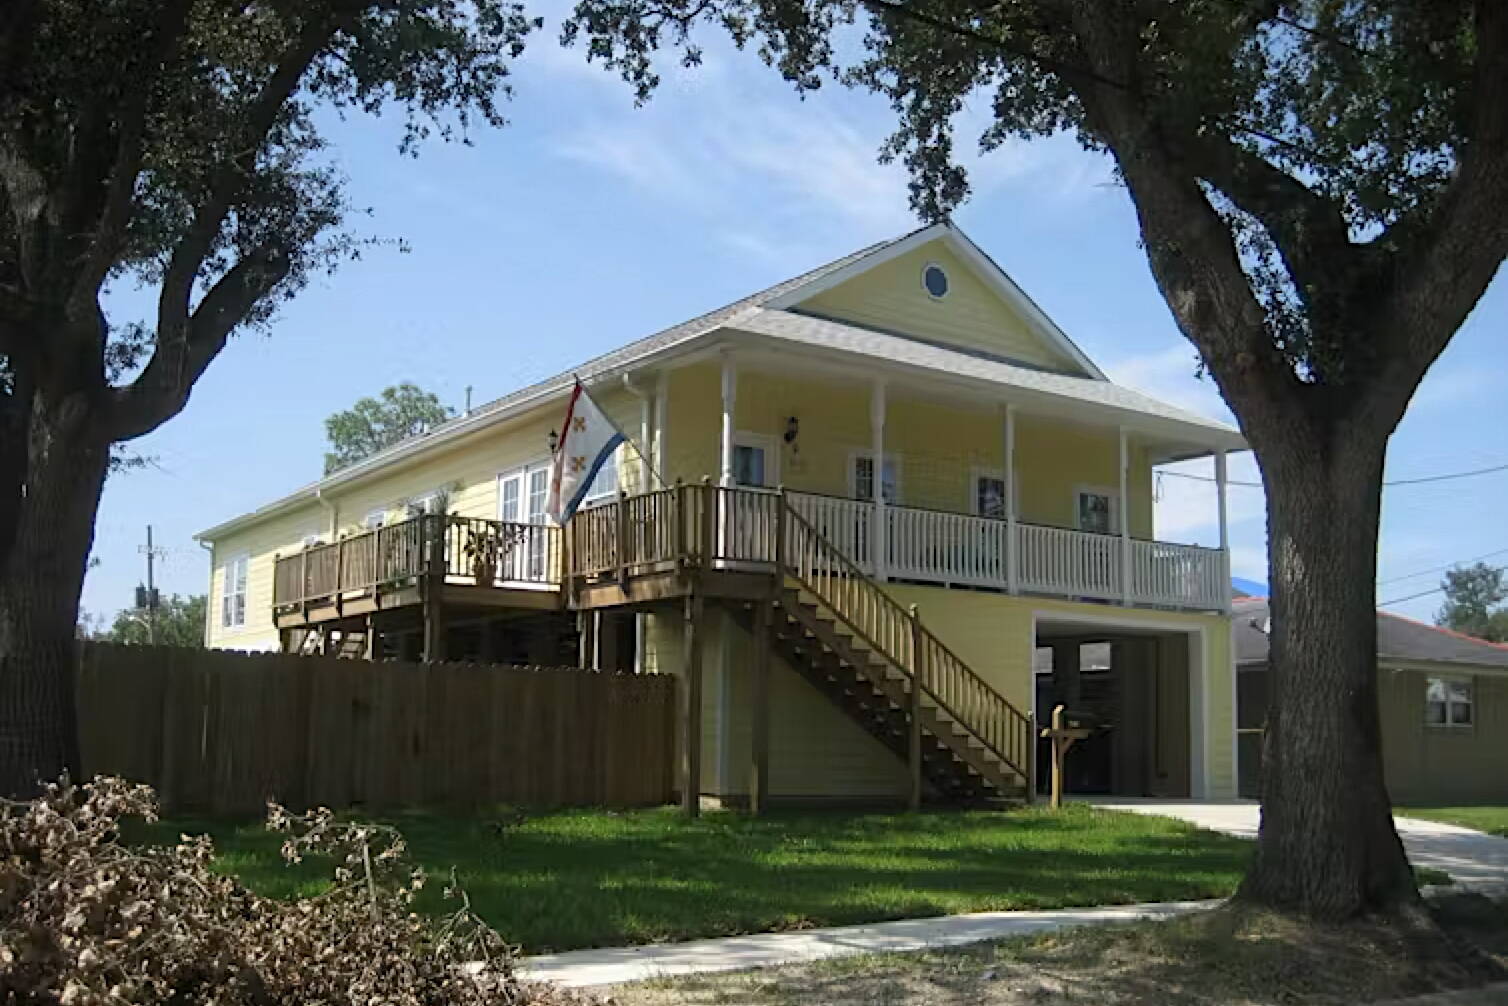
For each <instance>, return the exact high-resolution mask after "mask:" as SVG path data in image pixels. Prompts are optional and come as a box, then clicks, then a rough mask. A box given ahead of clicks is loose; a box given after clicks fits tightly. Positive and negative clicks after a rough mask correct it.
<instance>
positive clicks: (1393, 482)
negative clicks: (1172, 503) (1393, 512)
mask: <svg viewBox="0 0 1508 1006" xmlns="http://www.w3.org/2000/svg"><path fill="white" fill-rule="evenodd" d="M1503 471H1508V464H1501V465H1491V466H1489V467H1487V468H1473V469H1472V470H1470V471H1465V472H1446V473H1444V474H1442V475H1422V476H1420V477H1418V478H1412V479H1384V480H1383V483H1382V484H1383V486H1384V487H1388V486H1417V485H1422V484H1424V483H1426V482H1446V481H1449V480H1451V479H1468V478H1471V477H1473V476H1475V475H1491V474H1493V473H1494V472H1503ZM1157 474H1158V477H1161V476H1164V475H1170V476H1172V477H1173V478H1175V479H1189V480H1191V481H1194V482H1214V481H1215V478H1214V477H1213V476H1211V475H1196V474H1194V473H1193V472H1169V471H1161V472H1158V473H1157ZM1226 485H1232V486H1243V487H1245V488H1248V489H1261V488H1262V483H1260V482H1250V481H1245V480H1242V479H1227V480H1226ZM1505 551H1508V549H1505Z"/></svg>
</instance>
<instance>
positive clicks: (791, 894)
mask: <svg viewBox="0 0 1508 1006" xmlns="http://www.w3.org/2000/svg"><path fill="white" fill-rule="evenodd" d="M388 820H390V821H392V823H394V824H396V825H398V827H399V828H400V829H401V830H402V831H403V833H404V835H405V836H406V838H407V839H408V841H409V845H410V847H411V849H412V851H413V854H414V856H415V857H416V859H417V860H418V861H419V862H420V863H422V864H423V865H424V866H425V867H426V869H428V870H429V871H430V873H431V874H432V875H433V876H434V877H435V882H434V883H432V884H431V885H430V886H429V887H428V888H426V890H425V891H424V894H423V899H424V900H423V901H421V906H420V907H423V908H432V909H433V908H439V907H440V906H441V899H440V888H441V887H442V886H443V882H442V881H443V878H444V877H445V876H446V875H448V873H449V870H450V867H451V866H452V865H454V866H455V867H456V869H457V871H458V873H459V876H460V879H461V882H462V884H463V885H464V886H465V887H466V889H467V891H468V893H469V894H470V896H471V901H472V905H473V907H474V908H476V909H477V911H478V912H479V914H481V915H482V917H483V918H485V919H486V920H487V921H488V922H490V923H491V924H492V925H493V926H494V927H495V928H497V930H498V931H499V932H501V933H502V934H503V935H504V936H505V937H507V938H508V939H509V940H512V941H513V942H515V943H519V944H522V946H523V947H524V949H525V951H526V952H530V953H539V952H544V951H549V950H565V949H572V948H577V947H591V946H613V945H619V944H626V943H651V942H658V941H664V940H677V939H688V938H693V937H698V936H720V935H729V934H736V933H748V932H762V931H768V930H779V929H793V928H808V927H813V926H827V925H843V924H851V923H859V922H874V921H879V920H884V919H899V918H911V917H916V916H926V915H942V914H949V913H953V912H974V911H991V910H1002V909H1026V908H1060V907H1066V906H1073V905H1098V904H1115V903H1127V902H1137V901H1169V900H1181V899H1189V898H1211V897H1221V896H1224V895H1227V894H1230V893H1231V892H1232V891H1233V890H1234V889H1235V886H1236V883H1237V881H1238V880H1239V879H1240V877H1241V874H1242V872H1243V871H1244V870H1245V868H1246V863H1247V858H1248V856H1249V853H1250V848H1251V846H1250V843H1248V842H1244V841H1241V840H1240V839H1235V838H1229V837H1226V836H1223V835H1216V834H1213V833H1211V832H1206V831H1200V830H1198V829H1196V828H1193V827H1191V826H1189V825H1186V824H1183V823H1181V822H1177V821H1173V820H1169V819H1165V818H1154V817H1144V816H1141V815H1135V814H1116V813H1110V812H1106V811H1098V810H1094V809H1092V808H1089V807H1083V806H1070V807H1067V808H1065V809H1064V810H1063V811H1061V812H1058V813H1053V812H1051V811H1048V810H1045V809H1041V808H1025V809H1021V810H1015V811H1011V812H1009V813H1002V812H998V811H979V812H957V811H955V812H946V811H938V812H932V813H924V814H919V815H915V816H912V815H905V814H854V813H835V812H834V813H825V812H801V813H796V812H791V813H777V814H772V815H770V816H768V817H764V818H760V819H752V818H749V817H748V816H746V815H743V814H737V813H726V812H725V813H709V814H706V815H704V816H703V817H702V818H701V819H699V820H697V821H693V822H687V821H685V820H683V819H682V818H681V817H679V816H678V815H677V814H676V812H675V811H674V810H672V809H669V808H664V809H656V810H646V811H633V812H626V813H608V812H603V811H565V812H558V813H541V814H539V815H537V816H532V817H529V818H528V819H526V820H525V821H524V823H523V824H521V825H517V826H514V827H507V828H499V827H498V826H497V825H496V823H495V822H490V821H488V820H487V819H486V818H485V817H480V818H444V817H437V816H431V815H418V814H415V815H400V816H396V817H393V818H389V819H388ZM181 832H188V833H201V832H209V833H210V834H211V835H213V836H214V838H215V842H216V846H217V848H218V849H219V850H220V855H219V859H218V865H219V868H221V869H223V870H225V871H227V872H231V873H235V874H237V875H239V876H240V877H241V878H242V879H243V880H244V881H245V882H246V883H247V884H249V885H250V886H251V887H252V888H253V889H255V890H257V891H260V892H262V893H264V894H267V895H272V896H280V897H286V896H291V895H296V894H311V893H315V892H317V891H319V890H321V889H322V886H323V883H322V877H323V875H324V866H323V865H322V864H318V863H314V862H306V863H304V864H301V865H300V866H297V867H285V866H284V865H283V864H282V861H281V859H280V858H279V857H278V847H279V845H280V837H279V836H277V835H273V834H269V833H268V832H266V831H264V830H263V829H262V827H261V825H260V824H227V823H223V822H205V821H188V820H176V821H172V822H167V823H163V824H159V825H157V826H155V827H154V828H153V829H152V830H151V834H150V835H149V836H147V840H159V841H161V840H169V839H171V838H173V837H174V836H176V835H177V834H179V833H181Z"/></svg>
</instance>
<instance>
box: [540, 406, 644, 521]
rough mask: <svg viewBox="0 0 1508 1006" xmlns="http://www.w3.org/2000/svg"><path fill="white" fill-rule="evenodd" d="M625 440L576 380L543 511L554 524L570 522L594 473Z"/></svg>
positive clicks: (552, 465) (551, 468) (621, 432)
mask: <svg viewBox="0 0 1508 1006" xmlns="http://www.w3.org/2000/svg"><path fill="white" fill-rule="evenodd" d="M626 439H627V438H626V437H625V436H624V435H623V431H622V430H620V429H618V427H616V426H614V425H613V421H612V420H611V419H609V418H607V414H606V413H605V412H603V411H602V409H601V408H600V407H599V406H598V405H597V403H596V402H594V401H592V396H591V395H588V394H587V393H586V388H584V387H582V386H581V381H580V380H579V379H578V380H577V381H576V387H574V388H573V389H571V400H570V402H569V403H568V404H567V405H566V417H565V431H564V432H563V433H562V434H561V436H560V443H559V444H558V445H557V446H556V449H555V457H554V459H553V460H552V461H551V463H550V497H549V500H548V502H547V504H546V508H547V509H548V511H549V514H550V516H551V517H553V518H554V520H555V523H556V524H565V522H566V521H568V520H570V519H571V515H572V514H574V513H575V512H576V508H577V507H579V506H580V505H581V499H582V497H583V496H585V495H586V491H587V489H588V488H590V487H591V484H592V480H593V479H595V478H596V477H597V472H598V471H599V470H600V469H601V468H602V466H603V464H604V463H605V462H606V461H607V459H608V458H609V457H611V456H612V453H613V451H615V450H617V449H618V445H619V444H621V443H623V441H624V440H626Z"/></svg>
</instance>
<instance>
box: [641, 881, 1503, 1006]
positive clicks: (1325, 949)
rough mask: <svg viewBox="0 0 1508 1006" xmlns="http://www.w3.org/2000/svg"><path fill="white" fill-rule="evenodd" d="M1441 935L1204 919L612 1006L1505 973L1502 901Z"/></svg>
mask: <svg viewBox="0 0 1508 1006" xmlns="http://www.w3.org/2000/svg"><path fill="white" fill-rule="evenodd" d="M1431 910H1432V911H1433V912H1434V914H1435V917H1436V920H1437V921H1438V923H1439V925H1440V927H1441V930H1442V931H1443V932H1444V933H1445V934H1446V937H1447V938H1446V939H1445V940H1428V941H1424V942H1422V943H1421V941H1420V940H1419V938H1418V936H1417V935H1415V934H1410V933H1405V932H1403V931H1400V930H1399V929H1398V928H1395V927H1393V926H1390V925H1383V924H1380V923H1368V922H1359V923H1352V924H1349V925H1345V926H1322V925H1317V924H1315V923H1311V922H1302V921H1297V920H1294V919H1289V918H1286V917H1282V916H1277V915H1270V914H1254V913H1251V912H1241V913H1236V912H1232V911H1230V910H1221V911H1217V912H1211V913H1205V914H1200V915H1196V916H1189V917H1186V918H1180V919H1175V920H1173V921H1170V922H1156V923H1137V924H1134V925H1126V926H1105V927H1095V928H1085V929H1077V930H1071V931H1065V932H1062V933H1055V934H1052V935H1048V936H1039V937H1031V938H1023V939H1018V940H1007V941H1003V942H998V943H988V944H980V945H977V946H972V947H966V948H962V949H958V950H947V951H928V952H923V953H915V954H882V955H872V956H863V957H845V958H835V959H832V960H827V961H819V962H814V963H812V964H805V965H794V966H790V967H783V968H765V969H760V970H756V971H746V972H737V973H731V974H722V975H708V976H700V977H692V978H684V979H674V980H662V981H651V982H643V983H638V984H635V985H626V986H620V987H619V988H617V989H614V990H612V995H613V1001H614V1002H615V1003H618V1004H620V1006H704V1004H705V1006H710V1004H740V1003H742V1004H756V1003H757V1004H760V1006H786V1004H798V1003H799V1004H812V1003H822V1004H834V1006H837V1004H845V1006H846V1004H863V1006H923V1004H925V1006H964V1004H969V1006H975V1004H978V1006H1046V1004H1052V1006H1181V1004H1194V1003H1222V1004H1230V1006H1259V1004H1260V1006H1267V1004H1273V1006H1278V1004H1281V1006H1341V1004H1352V1003H1368V1002H1379V1001H1383V1000H1390V999H1395V998H1398V997H1401V996H1407V995H1415V994H1423V993H1427V992H1435V991H1442V990H1447V989H1455V988H1467V987H1472V986H1475V985H1480V984H1483V983H1485V982H1488V981H1499V980H1502V979H1503V978H1504V977H1508V901H1501V902H1496V903H1494V902H1492V901H1489V900H1488V899H1486V898H1482V897H1478V896H1473V895H1455V896H1451V897H1448V898H1442V899H1437V900H1436V901H1434V902H1433V903H1432V909H1431Z"/></svg>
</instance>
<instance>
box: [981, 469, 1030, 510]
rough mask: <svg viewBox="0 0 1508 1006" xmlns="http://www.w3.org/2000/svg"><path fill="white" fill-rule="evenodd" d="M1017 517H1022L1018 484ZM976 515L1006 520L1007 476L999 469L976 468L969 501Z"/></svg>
mask: <svg viewBox="0 0 1508 1006" xmlns="http://www.w3.org/2000/svg"><path fill="white" fill-rule="evenodd" d="M1012 495H1014V496H1015V498H1016V515H1017V516H1018V517H1019V516H1020V515H1021V484H1020V482H1017V483H1016V486H1015V492H1014V493H1013V494H1012ZM969 505H970V506H971V507H973V509H974V513H976V514H978V515H979V516H981V517H993V518H995V519H996V520H1005V518H1006V516H1007V514H1006V507H1005V476H1004V475H1002V474H1001V472H1000V469H998V468H975V469H974V482H973V492H972V493H971V498H970V500H969Z"/></svg>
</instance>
